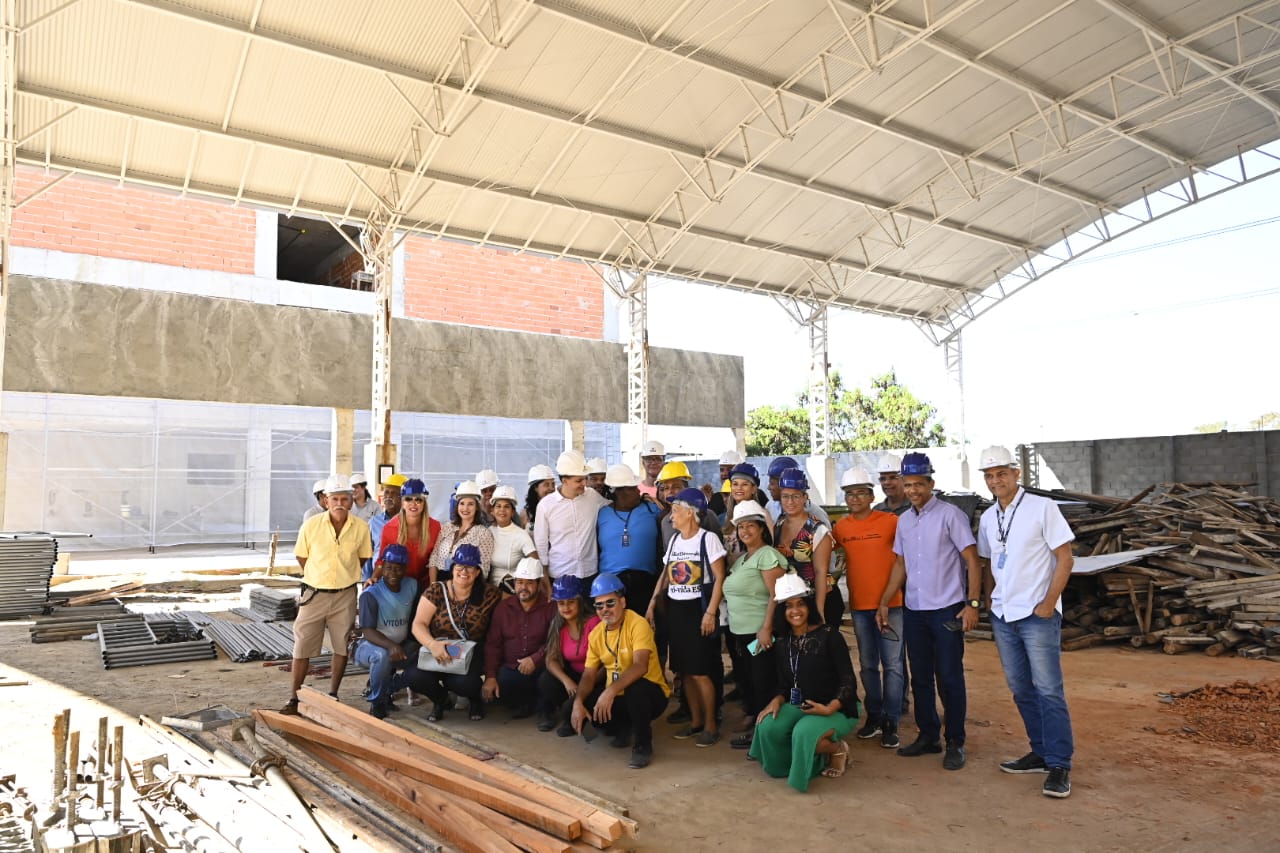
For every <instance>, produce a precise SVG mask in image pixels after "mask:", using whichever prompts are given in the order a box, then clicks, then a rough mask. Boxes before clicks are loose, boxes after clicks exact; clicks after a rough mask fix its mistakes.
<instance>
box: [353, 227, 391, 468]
mask: <svg viewBox="0 0 1280 853" xmlns="http://www.w3.org/2000/svg"><path fill="white" fill-rule="evenodd" d="M394 248H395V232H394V231H393V230H392V229H390V228H388V227H387V223H386V220H385V219H384V218H383V216H382V215H379V214H374V215H372V216H370V217H369V219H368V220H367V221H366V222H365V226H364V229H363V230H362V231H361V233H360V252H361V254H362V255H363V256H364V268H365V272H368V273H371V274H372V275H373V294H374V311H373V400H372V403H371V405H370V406H369V409H370V414H371V420H370V424H369V434H370V439H371V443H372V451H373V452H372V457H373V458H372V459H370V458H368V457H366V460H365V461H366V465H365V467H366V469H369V468H370V463H372V465H374V466H378V465H394V464H395V461H396V460H395V448H394V446H393V445H392V443H391V302H392V300H391V288H392V274H391V273H392V271H391V257H392V252H393V251H394ZM368 474H369V475H370V476H371V477H377V482H381V481H382V478H381V477H380V476H377V468H373V469H372V470H368Z"/></svg>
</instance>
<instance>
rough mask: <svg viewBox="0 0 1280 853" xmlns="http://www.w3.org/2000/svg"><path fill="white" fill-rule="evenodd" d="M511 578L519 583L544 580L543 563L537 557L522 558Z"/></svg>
mask: <svg viewBox="0 0 1280 853" xmlns="http://www.w3.org/2000/svg"><path fill="white" fill-rule="evenodd" d="M511 577H513V578H515V579H516V580H519V581H537V580H542V563H541V561H539V560H538V558H537V557H521V558H520V562H518V563H516V570H515V571H514V572H512V573H511Z"/></svg>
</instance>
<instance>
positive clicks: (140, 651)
mask: <svg viewBox="0 0 1280 853" xmlns="http://www.w3.org/2000/svg"><path fill="white" fill-rule="evenodd" d="M183 621H184V622H185V620H183ZM155 624H156V625H157V626H158V627H159V628H160V633H159V635H157V633H156V631H155V630H154V629H153V628H152V624H151V623H149V622H147V620H146V619H143V618H142V617H141V616H139V617H138V618H137V619H133V620H127V621H121V622H103V623H101V624H99V625H98V647H99V649H100V650H101V652H102V667H103V669H120V668H121V667H126V666H149V665H151V664H157V663H178V662H181V661H194V660H212V659H213V658H216V657H217V656H218V653H217V651H216V650H215V649H214V646H213V641H212V640H210V639H208V638H207V637H204V636H203V635H201V634H200V631H199V629H197V628H195V627H194V626H191V624H190V623H189V622H186V623H185V624H186V627H185V628H178V627H177V623H176V622H175V621H174V620H158V621H157V622H156V623H155Z"/></svg>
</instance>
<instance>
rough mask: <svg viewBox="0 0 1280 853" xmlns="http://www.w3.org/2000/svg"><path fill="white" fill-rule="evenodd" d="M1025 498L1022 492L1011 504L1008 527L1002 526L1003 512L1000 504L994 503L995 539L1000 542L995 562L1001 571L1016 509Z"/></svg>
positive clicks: (1006, 553) (1007, 552)
mask: <svg viewBox="0 0 1280 853" xmlns="http://www.w3.org/2000/svg"><path fill="white" fill-rule="evenodd" d="M1026 496H1027V493H1026V492H1025V491H1023V493H1022V494H1020V495H1018V499H1017V500H1016V501H1015V502H1014V504H1013V509H1011V510H1009V526H1008V527H1005V525H1004V510H1003V509H1001V508H1000V504H999V503H996V538H997V539H999V540H1000V558H999V559H998V560H996V568H998V569H1003V568H1004V561H1005V558H1006V557H1008V556H1009V532H1010V531H1011V530H1013V519H1014V516H1016V515H1017V514H1018V507H1020V506H1022V499H1023V498H1025V497H1026Z"/></svg>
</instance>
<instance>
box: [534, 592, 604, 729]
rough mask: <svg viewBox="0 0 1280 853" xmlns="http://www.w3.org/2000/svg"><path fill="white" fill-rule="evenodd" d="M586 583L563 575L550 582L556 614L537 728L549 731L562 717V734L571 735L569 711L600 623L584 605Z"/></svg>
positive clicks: (542, 679)
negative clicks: (589, 643) (592, 639)
mask: <svg viewBox="0 0 1280 853" xmlns="http://www.w3.org/2000/svg"><path fill="white" fill-rule="evenodd" d="M586 591H587V589H586V585H585V583H584V581H583V580H582V578H579V577H575V576H574V575H561V576H560V577H558V578H556V579H555V580H554V581H553V582H552V583H551V601H552V602H553V603H554V604H555V607H556V615H555V617H554V618H553V619H552V620H551V628H550V629H549V630H548V631H547V656H546V669H544V670H543V671H542V675H541V676H539V678H538V731H540V732H549V731H551V729H553V728H555V721H556V717H557V716H558V717H560V728H558V729H556V734H557V735H559V736H560V737H572V736H573V734H574V731H573V723H572V722H571V721H570V719H569V712H570V711H571V710H572V707H573V697H574V696H576V695H577V694H578V682H579V681H581V680H582V671H583V670H584V669H586V666H587V638H588V637H589V636H590V635H591V629H592V628H594V627H595V626H597V625H599V624H600V617H599V616H596V615H595V614H594V613H592V612H591V611H590V610H587V609H586V607H585V606H584V605H583V594H584V593H586Z"/></svg>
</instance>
